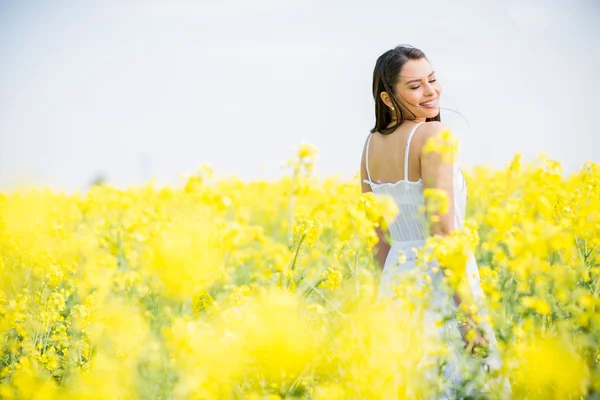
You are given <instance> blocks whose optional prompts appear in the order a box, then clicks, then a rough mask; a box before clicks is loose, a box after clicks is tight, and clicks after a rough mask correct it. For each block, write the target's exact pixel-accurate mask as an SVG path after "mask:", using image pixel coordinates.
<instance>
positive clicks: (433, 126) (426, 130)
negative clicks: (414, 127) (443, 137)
mask: <svg viewBox="0 0 600 400" xmlns="http://www.w3.org/2000/svg"><path fill="white" fill-rule="evenodd" d="M449 130H450V127H449V126H448V125H446V124H444V123H443V122H441V121H428V122H425V123H423V124H422V125H421V126H419V128H418V131H419V138H420V139H421V140H420V141H421V142H422V143H425V142H426V141H427V140H428V139H430V138H432V137H435V136H438V135H440V134H441V133H442V132H445V131H449Z"/></svg>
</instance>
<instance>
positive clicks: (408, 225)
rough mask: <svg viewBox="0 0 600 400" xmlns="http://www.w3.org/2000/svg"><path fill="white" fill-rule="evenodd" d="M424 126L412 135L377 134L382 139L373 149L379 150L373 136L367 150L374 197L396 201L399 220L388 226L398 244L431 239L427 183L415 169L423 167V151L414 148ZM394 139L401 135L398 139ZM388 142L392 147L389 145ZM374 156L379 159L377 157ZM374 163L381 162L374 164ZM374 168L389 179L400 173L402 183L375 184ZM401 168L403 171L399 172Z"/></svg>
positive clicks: (366, 162)
mask: <svg viewBox="0 0 600 400" xmlns="http://www.w3.org/2000/svg"><path fill="white" fill-rule="evenodd" d="M421 124H423V122H420V123H417V124H416V125H414V126H413V127H412V128H411V129H410V131H409V132H400V131H396V132H394V133H393V134H391V135H387V136H384V135H379V134H377V135H378V136H379V137H378V143H377V144H376V145H375V146H373V147H375V149H373V148H372V147H371V140H372V138H373V135H375V134H371V135H369V137H368V139H367V143H366V147H365V169H366V173H367V177H368V179H365V180H364V182H365V183H367V184H369V185H370V187H371V190H372V191H373V193H375V194H384V195H389V196H391V197H393V199H394V202H395V203H396V205H397V207H398V210H399V213H398V216H397V218H395V219H394V220H393V221H386V223H387V225H388V230H389V232H390V236H391V237H392V239H393V240H394V241H398V242H408V241H418V240H423V239H425V238H426V237H427V231H426V221H425V216H424V213H423V207H424V205H425V198H424V196H423V180H422V179H421V177H420V168H414V166H417V167H419V165H420V164H419V152H420V151H419V150H420V149H416V150H417V151H414V149H413V147H414V146H411V143H412V141H413V140H412V139H413V137H414V135H415V133H416V132H417V128H418V127H419V126H420V125H421ZM394 135H398V137H395V136H394ZM402 139H404V145H403V146H402V145H400V144H399V142H401V141H402ZM388 141H389V142H392V143H391V144H388V143H386V142H388ZM401 149H404V151H401ZM373 150H375V151H373ZM411 150H412V153H411ZM382 153H383V154H382ZM415 153H416V154H415ZM374 155H375V157H376V158H375V157H373V156H374ZM369 156H371V162H369ZM373 159H375V160H376V161H378V162H376V163H373ZM374 164H375V165H376V167H375V170H376V171H377V172H376V174H377V176H383V175H386V176H392V177H393V176H394V175H395V174H398V171H400V172H401V174H402V175H401V176H402V179H392V180H391V181H384V182H381V181H382V180H378V182H374V181H373V180H372V175H371V166H373V165H374ZM411 164H412V165H413V170H412V171H411V169H410V165H411ZM398 165H400V166H401V167H400V168H398ZM414 170H416V171H414ZM379 171H381V172H379ZM413 171H414V172H413ZM411 175H412V176H419V178H417V179H416V180H409V176H411ZM396 176H397V175H396Z"/></svg>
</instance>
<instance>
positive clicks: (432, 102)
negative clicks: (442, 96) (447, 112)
mask: <svg viewBox="0 0 600 400" xmlns="http://www.w3.org/2000/svg"><path fill="white" fill-rule="evenodd" d="M437 104H438V99H435V100H430V101H426V102H425V103H420V104H419V105H420V106H422V107H427V108H434V107H436V106H437Z"/></svg>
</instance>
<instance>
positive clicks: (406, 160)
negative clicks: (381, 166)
mask: <svg viewBox="0 0 600 400" xmlns="http://www.w3.org/2000/svg"><path fill="white" fill-rule="evenodd" d="M422 123H423V122H419V123H418V124H417V125H415V127H414V128H413V129H412V131H410V135H408V139H407V140H406V148H405V149H404V180H406V181H407V180H408V153H409V151H408V150H409V148H410V142H411V140H412V138H413V135H414V134H415V132H416V131H417V128H418V127H419V125H421V124H422ZM369 179H371V178H369Z"/></svg>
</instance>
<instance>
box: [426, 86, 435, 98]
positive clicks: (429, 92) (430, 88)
mask: <svg viewBox="0 0 600 400" xmlns="http://www.w3.org/2000/svg"><path fill="white" fill-rule="evenodd" d="M435 93H436V92H435V87H433V85H432V84H431V83H427V91H426V93H425V96H427V97H433V96H435Z"/></svg>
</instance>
